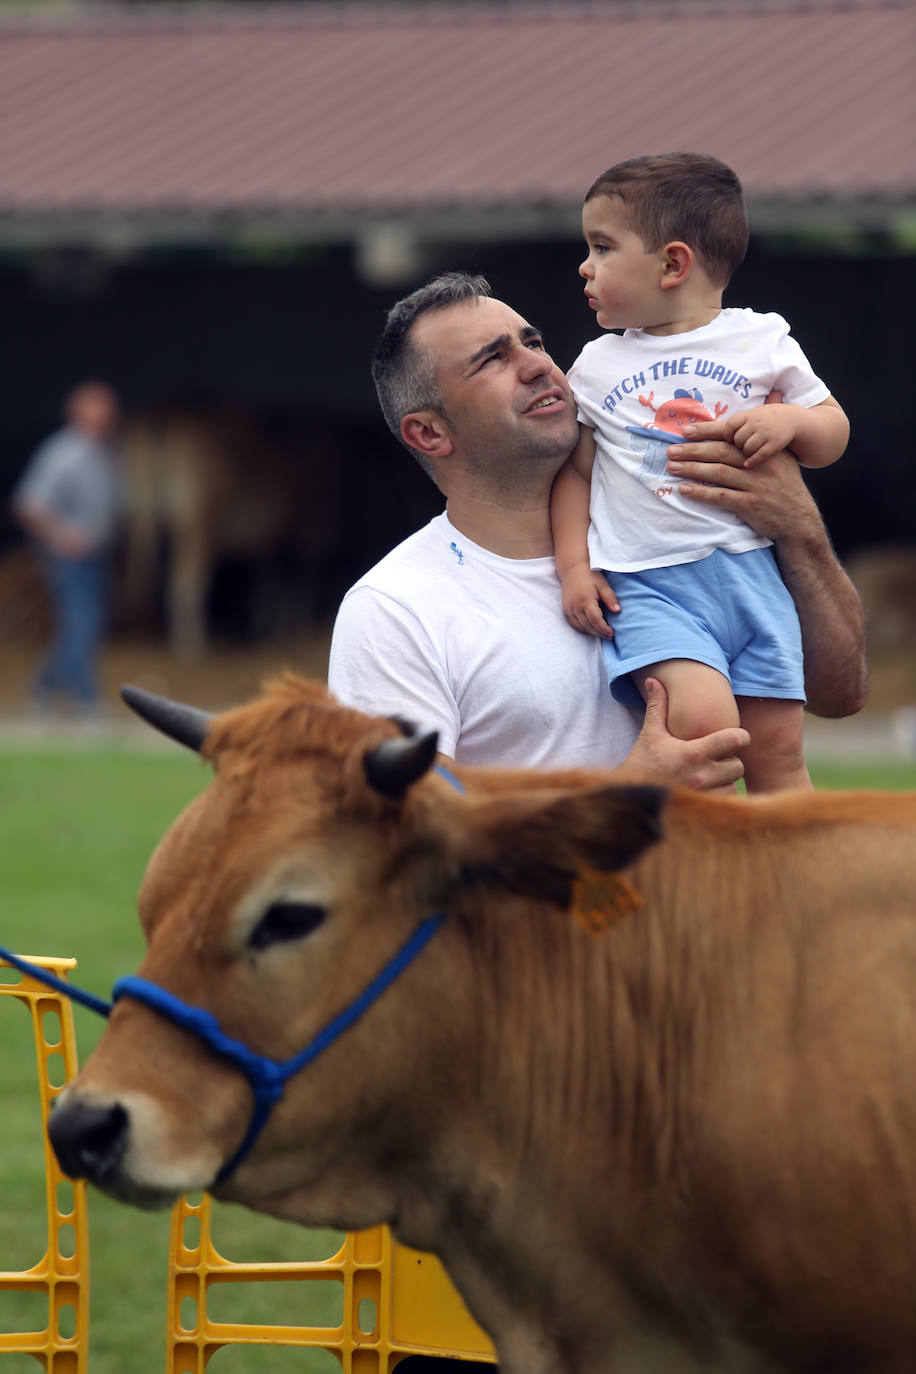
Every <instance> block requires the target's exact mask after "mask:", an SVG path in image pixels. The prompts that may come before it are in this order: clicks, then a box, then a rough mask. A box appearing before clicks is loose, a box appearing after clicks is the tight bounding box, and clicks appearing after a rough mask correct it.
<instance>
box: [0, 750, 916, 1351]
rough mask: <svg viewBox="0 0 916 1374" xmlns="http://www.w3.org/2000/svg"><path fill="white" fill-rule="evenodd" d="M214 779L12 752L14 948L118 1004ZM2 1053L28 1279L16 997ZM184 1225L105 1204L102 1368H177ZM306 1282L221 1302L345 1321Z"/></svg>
mask: <svg viewBox="0 0 916 1374" xmlns="http://www.w3.org/2000/svg"><path fill="white" fill-rule="evenodd" d="M812 771H813V773H814V777H815V782H816V783H817V785H818V786H822V787H853V788H862V787H867V788H872V787H879V788H880V787H888V788H903V787H909V788H914V789H916V766H914V765H904V764H896V765H895V764H888V765H880V766H879V765H875V766H872V765H869V764H867V763H862V764H859V763H856V764H843V765H829V766H828V765H823V764H821V765H818V766H816V767H815V768H813V770H812ZM207 778H208V772H207V769H206V768H205V767H204V765H202V764H201V763H200V762H199V760H197V759H195V758H194V757H193V756H192V755H190V754H187V753H185V752H184V751H182V750H180V749H174V750H170V749H166V748H163V749H162V750H161V751H156V752H152V751H149V752H140V751H136V752H132V751H129V750H115V749H102V748H100V749H98V750H89V751H69V752H68V751H62V750H61V751H57V752H47V753H43V752H23V751H15V752H13V751H7V752H0V874H2V888H0V892H2V897H0V943H2V944H5V945H9V946H12V947H14V948H18V949H19V950H21V951H23V952H25V953H31V954H54V955H76V956H77V957H78V959H79V970H78V973H77V978H78V980H79V981H80V982H81V983H82V984H83V985H84V986H86V987H88V988H90V989H91V990H92V991H94V992H96V993H98V994H100V995H102V996H105V997H107V996H108V994H109V992H110V989H111V986H112V983H113V982H114V980H115V979H116V978H117V977H118V976H119V975H121V974H123V973H125V972H131V971H133V970H134V969H135V968H136V967H137V965H138V963H139V961H140V958H141V956H142V949H143V946H142V939H141V935H140V930H139V926H138V923H137V917H136V893H137V888H138V885H139V882H140V878H141V876H142V873H143V869H144V867H145V864H146V861H147V859H148V857H149V854H150V852H151V850H152V848H153V846H154V844H155V843H156V841H157V840H158V838H159V836H160V835H161V834H162V832H163V831H164V830H165V829H166V827H167V826H168V824H169V823H170V822H171V820H172V819H173V818H174V817H175V815H176V814H177V812H178V811H179V810H180V809H181V808H182V807H183V806H184V805H186V804H187V802H188V801H190V800H191V798H192V797H193V796H195V795H196V793H197V792H199V791H200V790H201V789H202V788H203V787H204V786H205V785H206V782H207ZM75 1020H76V1026H77V1039H78V1044H79V1053H80V1058H81V1060H84V1059H85V1058H86V1057H87V1055H88V1054H89V1053H90V1051H91V1050H92V1048H93V1046H94V1044H95V1043H96V1041H97V1040H98V1037H99V1035H100V1034H101V1031H102V1028H103V1023H102V1021H101V1020H100V1019H99V1018H97V1017H95V1016H93V1015H92V1014H91V1013H89V1012H87V1011H84V1010H82V1009H80V1008H76V1011H75ZM0 1046H2V1055H0V1094H2V1095H0V1101H2V1103H3V1117H2V1124H0V1190H2V1196H3V1197H4V1199H5V1202H4V1205H3V1207H2V1208H0V1269H7V1268H10V1269H19V1268H24V1267H27V1266H28V1265H30V1264H33V1263H35V1261H36V1260H38V1259H39V1258H40V1254H41V1250H42V1247H43V1235H44V1220H43V1217H44V1200H43V1157H42V1149H41V1136H40V1120H39V1114H38V1108H37V1093H36V1069H35V1054H34V1050H33V1047H32V1037H31V1028H30V1025H29V1021H28V1017H27V1015H26V1014H25V1011H24V1009H23V1008H22V1006H21V1005H20V1004H18V1003H16V1002H14V1000H13V999H12V998H8V997H3V998H0ZM168 1222H169V1218H168V1216H167V1215H160V1214H146V1213H138V1212H134V1211H131V1210H130V1209H128V1208H124V1207H120V1206H118V1205H116V1204H115V1203H113V1202H110V1201H108V1200H107V1199H106V1198H104V1197H102V1196H101V1195H99V1194H95V1193H94V1194H92V1195H91V1197H90V1228H91V1255H92V1281H91V1299H90V1308H91V1314H92V1315H91V1332H92V1351H91V1363H90V1367H91V1371H92V1374H126V1371H130V1374H161V1371H162V1370H163V1368H164V1351H165V1336H164V1331H165V1293H166V1287H165V1276H166V1262H167V1247H168ZM214 1237H215V1241H216V1244H217V1247H218V1248H219V1249H220V1250H221V1251H222V1252H223V1253H224V1254H226V1255H227V1256H228V1257H229V1258H232V1259H236V1260H255V1261H266V1260H272V1259H277V1260H283V1259H286V1260H296V1259H298V1260H303V1259H309V1258H320V1257H323V1256H327V1255H329V1254H331V1253H332V1252H333V1250H334V1249H335V1248H336V1246H335V1242H334V1238H333V1237H332V1236H331V1235H330V1234H329V1233H311V1232H306V1231H303V1230H301V1229H299V1228H296V1227H293V1226H288V1225H281V1224H280V1223H276V1222H271V1221H270V1220H269V1219H267V1218H263V1217H255V1216H253V1215H251V1214H249V1213H247V1212H245V1211H243V1210H242V1209H239V1208H233V1207H226V1206H223V1207H219V1208H217V1209H216V1214H215V1221H214ZM304 1287H305V1288H308V1289H313V1288H314V1290H315V1291H311V1292H309V1293H308V1294H305V1293H302V1298H301V1306H300V1300H299V1297H298V1295H297V1292H296V1289H295V1288H291V1286H290V1285H287V1284H283V1283H278V1284H271V1285H260V1286H258V1287H257V1288H256V1287H255V1286H254V1285H251V1286H248V1291H245V1292H242V1291H239V1292H237V1293H236V1294H235V1298H234V1301H233V1300H230V1299H228V1298H227V1296H226V1294H225V1293H221V1294H220V1295H219V1301H220V1302H221V1303H223V1304H224V1306H225V1304H226V1302H229V1304H230V1310H231V1312H232V1314H233V1315H234V1316H235V1318H236V1319H238V1320H243V1321H264V1322H270V1321H277V1322H282V1321H295V1320H299V1321H303V1322H322V1323H324V1322H325V1321H327V1322H328V1323H333V1322H336V1321H337V1320H338V1319H339V1310H340V1300H339V1295H337V1294H330V1295H328V1296H327V1297H325V1302H324V1306H322V1304H321V1299H322V1297H324V1296H325V1295H323V1294H322V1293H321V1291H320V1290H321V1288H322V1285H315V1286H313V1285H305V1286H304ZM300 1291H301V1290H300ZM316 1294H317V1296H316ZM316 1301H317V1302H318V1307H317V1309H316V1306H315V1304H316ZM297 1312H298V1314H299V1315H298V1317H297V1315H296V1313H297ZM214 1315H215V1316H216V1317H217V1318H218V1319H222V1318H223V1317H224V1316H225V1313H224V1312H223V1311H222V1310H221V1309H220V1310H217V1311H216V1312H215V1313H214ZM35 1320H41V1318H40V1316H39V1317H38V1318H36V1313H35V1306H34V1303H33V1301H32V1299H31V1298H30V1296H29V1295H22V1294H11V1293H8V1292H7V1293H3V1292H0V1331H3V1330H13V1329H17V1327H18V1329H24V1328H25V1327H27V1326H28V1325H29V1323H30V1322H32V1321H35ZM328 1360H330V1363H328ZM37 1367H38V1366H37V1365H36V1364H35V1362H34V1361H33V1360H31V1358H30V1357H24V1356H16V1355H3V1354H0V1374H31V1371H32V1370H33V1369H37ZM211 1367H212V1368H213V1369H214V1371H215V1374H285V1371H287V1370H289V1371H293V1370H296V1371H309V1374H319V1372H320V1371H323V1370H325V1369H334V1368H337V1367H338V1366H337V1365H336V1362H335V1361H334V1360H333V1357H331V1356H328V1357H327V1358H325V1357H324V1356H323V1355H322V1354H321V1353H314V1352H307V1351H302V1350H280V1349H277V1348H273V1349H270V1350H265V1349H264V1348H257V1347H254V1348H252V1349H245V1348H241V1347H232V1348H227V1349H225V1350H223V1351H221V1352H220V1353H219V1354H218V1355H217V1356H216V1357H214V1359H213V1361H212V1362H211Z"/></svg>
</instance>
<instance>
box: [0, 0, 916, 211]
mask: <svg viewBox="0 0 916 1374" xmlns="http://www.w3.org/2000/svg"><path fill="white" fill-rule="evenodd" d="M914 67H916V8H914V6H913V5H912V4H911V3H896V4H894V3H875V2H874V0H873V2H872V3H859V4H851V3H841V2H840V0H836V2H835V3H825V0H811V2H810V3H809V4H807V5H800V4H783V3H773V2H772V0H770V3H767V0H761V2H760V3H757V4H755V5H753V6H750V5H747V4H743V3H732V4H723V3H721V2H720V3H719V4H714V3H710V4H705V5H703V4H696V3H695V4H692V5H691V4H686V3H683V0H682V2H681V3H677V2H676V0H670V2H669V3H648V4H643V5H642V6H640V7H639V8H638V9H637V8H636V7H635V6H634V5H632V4H626V3H586V2H583V3H578V2H576V3H554V4H553V5H545V4H538V3H503V4H500V5H490V6H487V5H478V4H464V5H461V4H443V5H437V6H432V5H424V6H419V7H417V6H414V7H406V6H393V7H387V6H379V5H367V4H362V5H360V4H340V5H334V6H331V5H309V6H305V7H299V8H291V7H289V6H273V5H266V6H262V7H258V8H257V9H255V8H248V7H245V8H241V7H223V6H217V7H212V6H207V7H202V8H200V9H198V8H196V7H192V8H191V9H190V10H185V11H178V10H171V9H166V10H163V9H162V8H161V7H155V8H154V7H149V8H148V9H147V8H141V9H136V8H132V9H104V10H101V11H95V10H91V9H90V10H89V11H88V12H86V11H84V10H81V11H78V12H75V13H74V14H73V15H72V17H69V18H66V17H64V18H59V17H58V18H54V17H49V16H47V15H44V16H42V15H40V14H39V15H29V14H24V15H21V16H19V17H18V18H17V17H15V16H9V15H8V14H6V15H5V16H3V15H0V216H6V217H9V216H26V217H28V216H34V215H36V214H43V215H47V214H49V213H50V214H54V215H60V214H61V213H71V214H72V213H80V212H82V213H86V214H99V213H107V214H109V215H110V214H111V213H112V212H123V213H125V214H128V215H136V214H137V213H141V212H150V211H159V212H163V211H168V210H173V211H176V212H195V213H198V214H199V213H213V212H235V213H245V212H250V211H253V210H255V209H259V210H273V211H274V212H277V211H287V212H289V213H291V214H294V215H299V216H302V215H316V214H317V215H319V217H320V216H322V215H328V214H334V213H336V214H338V215H344V216H345V217H346V216H350V217H351V218H353V217H354V216H358V215H368V216H378V215H379V214H381V213H384V212H400V211H405V210H408V211H409V210H412V209H419V208H420V207H424V208H425V210H426V212H427V213H429V212H430V209H431V207H433V208H434V207H439V209H440V210H441V211H443V212H448V211H449V210H454V209H455V208H456V207H458V208H460V207H464V209H465V210H467V209H468V208H470V209H474V210H475V212H477V213H483V212H487V213H491V214H492V213H495V212H498V211H499V210H500V209H502V210H506V209H513V208H514V209H516V210H517V209H518V208H520V207H531V206H537V205H547V206H551V205H552V206H556V207H561V208H562V209H563V210H564V211H565V212H568V213H570V214H573V213H574V212H575V210H576V208H577V207H578V205H579V203H580V201H581V196H582V193H583V190H584V189H585V187H586V186H587V185H588V184H589V183H590V181H591V180H592V179H593V178H594V176H595V175H597V173H598V172H600V171H601V170H603V168H604V167H606V166H608V165H609V164H610V163H612V162H614V161H616V160H618V159H619V158H622V157H628V156H632V155H634V154H637V153H640V152H661V151H666V150H669V149H671V148H675V147H691V148H697V149H702V150H705V151H708V152H714V153H715V154H716V155H717V156H719V157H722V158H724V159H725V160H726V161H727V162H730V163H731V164H732V165H733V166H734V167H735V169H736V170H737V171H738V173H739V175H740V176H741V178H742V180H743V181H744V184H745V188H746V190H747V194H748V199H749V202H750V203H751V204H752V205H753V204H754V203H760V204H761V205H764V204H766V203H767V202H773V201H776V202H780V203H781V204H782V205H783V208H784V209H785V208H787V203H796V204H805V205H810V204H812V203H813V202H818V201H825V202H828V203H832V202H838V201H839V202H842V203H844V204H848V203H850V202H856V201H863V200H868V201H870V202H872V203H874V202H876V201H877V202H882V201H883V202H897V203H900V202H901V201H902V202H909V203H910V204H912V202H913V200H914V196H916V139H914V137H913V129H914V128H916V81H914V79H913V71H914Z"/></svg>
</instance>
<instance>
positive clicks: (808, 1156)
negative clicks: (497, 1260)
mask: <svg viewBox="0 0 916 1374" xmlns="http://www.w3.org/2000/svg"><path fill="white" fill-rule="evenodd" d="M667 829H668V843H667V844H665V845H663V846H662V847H660V849H659V850H657V851H653V852H652V853H650V854H649V855H647V856H646V858H645V859H644V860H643V861H642V863H641V865H639V867H638V869H637V878H638V881H639V883H640V885H641V886H642V887H643V888H644V890H645V892H646V896H647V903H648V904H649V905H650V906H651V905H653V904H655V903H659V904H660V907H661V909H663V910H664V911H665V913H666V915H665V917H664V919H661V920H660V921H659V928H658V931H657V934H656V938H657V941H658V942H659V943H660V942H663V941H671V942H673V943H674V946H675V948H674V950H670V949H669V950H667V951H665V953H664V954H662V953H661V952H660V951H656V954H657V957H658V959H659V964H660V965H664V964H667V966H668V967H669V970H670V973H669V977H670V985H669V991H670V995H671V996H672V997H673V998H674V999H675V1000H676V1001H677V1003H678V1005H679V1007H680V1008H681V1010H682V1013H683V1020H682V1023H681V1024H682V1026H683V1032H684V1043H683V1045H682V1046H681V1047H680V1049H681V1051H682V1053H683V1055H684V1061H683V1063H682V1064H681V1065H680V1071H681V1074H682V1075H683V1082H684V1086H685V1095H684V1101H683V1102H682V1103H680V1104H678V1106H679V1107H680V1109H681V1110H679V1121H680V1130H681V1139H680V1140H679V1142H678V1148H679V1150H680V1151H681V1154H680V1155H679V1156H678V1161H677V1170H676V1172H677V1175H678V1189H679V1198H678V1206H680V1205H681V1203H682V1198H683V1197H686V1198H687V1199H688V1210H687V1217H688V1224H687V1228H686V1230H685V1231H684V1233H683V1234H682V1236H681V1238H680V1240H681V1242H682V1244H678V1245H677V1246H676V1247H675V1253H676V1254H677V1261H676V1267H677V1268H678V1270H680V1268H681V1266H683V1265H686V1266H692V1272H693V1274H694V1276H695V1278H696V1280H697V1283H698V1288H697V1298H698V1300H699V1299H700V1296H701V1295H702V1296H703V1299H704V1300H708V1301H711V1302H712V1303H713V1305H714V1307H715V1308H716V1309H718V1310H719V1312H720V1314H722V1315H723V1317H724V1316H725V1314H727V1315H728V1320H729V1321H732V1322H734V1323H735V1324H736V1328H737V1329H738V1330H739V1331H741V1330H742V1329H743V1330H745V1331H746V1332H747V1333H748V1335H749V1336H752V1335H753V1333H755V1332H756V1333H757V1339H760V1340H762V1341H763V1344H764V1346H771V1348H772V1351H773V1353H774V1357H777V1358H779V1359H781V1360H785V1363H786V1366H787V1367H788V1368H792V1369H804V1368H807V1367H809V1366H808V1364H807V1363H806V1361H807V1360H810V1361H811V1363H810V1367H811V1368H812V1369H814V1368H816V1369H821V1368H824V1369H830V1370H837V1371H840V1370H847V1369H848V1370H857V1371H860V1370H865V1369H875V1370H878V1369H881V1370H882V1371H884V1370H891V1369H898V1368H899V1369H902V1368H904V1367H906V1366H905V1365H901V1364H899V1363H895V1360H896V1359H897V1358H898V1355H899V1352H900V1351H901V1350H910V1351H916V1303H914V1300H913V1294H914V1292H916V1148H914V1142H916V901H914V893H916V798H913V797H910V796H905V795H903V794H900V795H899V796H898V795H887V794H882V795H877V794H876V795H869V794H848V795H836V796H830V795H827V794H824V795H823V796H818V797H814V798H811V797H799V799H798V800H797V801H796V800H794V799H792V798H779V799H777V800H773V801H763V802H750V803H745V804H744V806H743V807H741V808H735V807H726V808H721V809H719V808H717V806H716V803H715V802H713V801H707V800H705V799H694V798H689V799H687V802H686V805H684V804H681V803H678V802H677V801H675V802H674V804H673V805H672V808H671V810H670V812H669V816H668V827H667ZM713 924H714V925H715V926H716V929H713V928H712V927H713ZM633 932H634V935H635V932H636V927H635V926H634V928H633ZM687 1272H690V1268H689V1267H688V1269H687ZM671 1277H672V1282H674V1281H675V1277H674V1275H673V1274H672V1276H671ZM829 1361H832V1362H829Z"/></svg>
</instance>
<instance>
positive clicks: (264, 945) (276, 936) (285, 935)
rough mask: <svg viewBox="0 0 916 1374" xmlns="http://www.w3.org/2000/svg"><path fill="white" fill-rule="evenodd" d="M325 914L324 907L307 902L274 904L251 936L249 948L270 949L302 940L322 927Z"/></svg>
mask: <svg viewBox="0 0 916 1374" xmlns="http://www.w3.org/2000/svg"><path fill="white" fill-rule="evenodd" d="M325 914H326V913H325V909H324V907H322V906H311V905H309V903H307V902H274V903H273V905H272V906H269V907H268V908H267V910H266V911H265V913H264V915H263V916H262V917H261V919H260V921H259V922H258V924H257V925H256V926H255V928H254V930H253V931H252V932H251V934H250V935H249V937H248V946H249V948H250V949H268V948H269V947H270V946H271V945H278V944H282V943H284V942H287V941H290V940H301V939H302V938H303V936H305V935H310V934H311V932H312V931H313V930H314V929H315V928H316V926H320V925H321V923H322V921H323V920H324V918H325Z"/></svg>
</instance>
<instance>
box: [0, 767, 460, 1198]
mask: <svg viewBox="0 0 916 1374" xmlns="http://www.w3.org/2000/svg"><path fill="white" fill-rule="evenodd" d="M435 768H436V772H437V773H440V774H441V776H442V777H444V778H445V779H446V780H447V781H448V782H450V783H451V784H452V786H453V787H455V788H456V789H457V790H458V791H459V792H463V791H464V788H463V787H462V785H461V783H460V782H459V781H458V779H457V778H456V777H455V776H454V775H453V774H452V773H450V772H449V771H448V769H446V768H443V767H442V766H441V765H439V764H437V765H436V766H435ZM444 920H445V914H444V912H439V913H437V914H436V915H434V916H427V917H426V919H425V920H424V921H421V922H420V924H419V925H418V926H417V928H416V930H415V931H414V932H413V934H412V935H411V936H410V937H409V939H407V940H406V941H405V942H404V944H403V945H402V946H401V948H400V949H399V950H398V951H397V952H396V953H395V954H394V955H393V956H392V958H391V959H389V960H388V963H387V964H385V965H384V967H383V968H382V969H381V970H380V972H379V973H377V974H376V976H375V977H374V978H373V979H372V981H371V982H370V983H369V984H368V985H367V986H366V987H365V988H363V990H362V992H361V993H359V994H358V996H356V997H355V998H354V999H353V1001H352V1002H350V1003H349V1005H348V1006H346V1007H344V1009H343V1011H341V1012H338V1014H337V1015H336V1016H334V1017H332V1019H331V1020H330V1021H329V1022H328V1023H327V1025H325V1026H324V1027H323V1028H322V1029H321V1030H320V1031H319V1032H318V1033H317V1035H315V1036H314V1037H313V1038H312V1039H311V1040H310V1041H309V1043H308V1044H307V1045H306V1046H305V1048H304V1049H302V1050H299V1051H298V1053H297V1054H294V1055H293V1056H292V1057H291V1058H290V1059H283V1060H276V1059H269V1058H268V1057H267V1055H264V1054H257V1053H256V1052H255V1051H254V1050H250V1049H249V1048H248V1046H247V1045H243V1044H242V1042H241V1041H240V1040H234V1039H233V1038H232V1036H229V1035H226V1033H225V1031H223V1030H222V1029H221V1028H220V1024H219V1022H218V1021H217V1020H216V1017H215V1016H212V1015H211V1014H210V1012H208V1011H204V1009H203V1008H202V1007H195V1006H193V1005H192V1004H191V1003H190V1002H185V1001H183V1000H182V998H180V997H176V996H175V994H174V993H172V992H168V991H167V990H166V989H165V988H161V987H159V985H158V984H157V983H151V982H149V981H148V980H147V979H146V978H137V977H135V976H133V975H130V976H128V977H126V978H119V979H118V981H117V982H116V983H115V985H114V987H113V989H112V993H111V996H112V1000H111V1001H110V1002H106V1001H104V999H103V998H101V997H96V996H95V995H94V994H93V993H91V992H86V990H85V989H84V988H80V987H75V986H73V984H71V983H68V982H67V981H66V980H65V979H64V978H59V977H58V976H57V974H55V973H51V972H50V971H49V970H48V969H43V968H41V967H40V965H38V964H33V963H31V962H30V961H29V960H28V959H23V958H22V956H21V955H19V954H14V953H13V952H12V950H9V949H6V948H4V946H3V945H0V958H2V959H5V960H6V962H7V963H8V964H11V965H12V966H13V968H17V969H19V970H20V971H21V972H22V973H27V974H28V975H29V977H31V978H34V979H35V980H36V981H37V982H39V983H44V984H45V985H46V986H48V987H51V988H54V989H55V991H57V992H60V993H62V994H63V995H64V996H65V997H69V998H70V999H71V1000H72V1001H74V1002H78V1003H79V1004H80V1005H81V1006H84V1007H88V1009H89V1010H90V1011H94V1012H96V1013H97V1014H98V1015H99V1016H105V1017H108V1016H110V1015H111V1012H112V1010H113V1007H114V1004H115V1002H117V1001H119V1000H120V999H121V998H122V997H132V998H133V999H134V1000H135V1001H137V1002H143V1003H144V1005H145V1006H147V1007H150V1008H151V1009H152V1010H153V1011H155V1012H158V1013H159V1014H160V1015H161V1016H164V1017H165V1018H166V1020H168V1021H173V1022H174V1023H175V1024H176V1025H178V1026H181V1028H182V1029H183V1030H186V1031H190V1033H191V1034H192V1035H196V1036H197V1037H198V1039H200V1040H203V1042H204V1044H205V1045H206V1046H207V1047H208V1049H211V1050H212V1051H213V1053H214V1054H218V1055H221V1056H222V1058H224V1059H228V1060H229V1061H230V1063H232V1064H234V1065H235V1066H236V1068H238V1069H240V1070H241V1071H242V1073H243V1074H244V1075H245V1077H246V1078H247V1079H248V1082H249V1085H250V1087H251V1091H252V1094H253V1096H254V1108H253V1111H252V1114H251V1120H250V1121H249V1123H248V1130H247V1131H246V1133H245V1137H244V1139H243V1140H242V1143H241V1145H240V1146H239V1147H238V1149H237V1150H236V1152H235V1154H234V1155H233V1156H232V1158H231V1159H230V1160H229V1161H228V1163H226V1164H224V1165H223V1167H222V1169H220V1171H219V1173H218V1174H217V1176H216V1180H215V1181H216V1183H222V1182H223V1180H224V1179H226V1178H228V1177H229V1175H230V1174H231V1173H233V1172H234V1171H235V1170H236V1169H237V1168H238V1166H239V1165H240V1164H241V1162H242V1160H243V1159H244V1158H245V1157H246V1155H247V1154H248V1153H249V1151H250V1150H251V1149H252V1147H253V1146H254V1143H255V1141H256V1140H257V1139H258V1136H259V1135H260V1134H261V1132H262V1131H263V1129H264V1127H265V1126H266V1124H267V1121H268V1118H269V1116H270V1113H271V1111H272V1110H273V1108H274V1107H275V1106H276V1104H277V1103H278V1102H279V1101H280V1099H281V1097H282V1096H283V1092H284V1089H285V1087H286V1083H287V1081H288V1080H289V1079H290V1078H292V1077H293V1075H294V1074H297V1073H298V1072H299V1070H300V1069H304V1068H305V1066H306V1065H307V1064H310V1063H311V1062H312V1060H313V1059H317V1058H318V1056H319V1055H320V1054H323V1053H324V1051H325V1050H326V1049H328V1048H329V1047H330V1046H331V1045H333V1043H334V1041H335V1040H337V1039H339V1037H340V1036H341V1035H343V1033H344V1031H347V1030H349V1029H350V1027H351V1026H352V1025H354V1023H355V1022H356V1021H358V1020H359V1018H360V1017H361V1016H362V1015H363V1013H364V1012H366V1011H368V1009H369V1007H371V1006H372V1004H373V1002H376V1001H377V1000H378V998H379V997H381V995H382V993H383V992H384V991H385V990H386V988H389V987H390V986H391V984H392V983H393V982H394V981H395V980H396V979H397V978H399V977H400V976H401V974H402V973H403V972H404V970H405V969H406V968H408V967H409V966H410V965H411V964H412V963H413V961H414V959H416V957H417V955H418V954H420V953H421V952H422V951H423V950H424V949H425V948H426V946H427V944H428V943H429V941H430V940H431V939H432V937H433V936H434V935H435V933H436V931H437V930H438V929H439V927H440V926H441V925H442V923H443V921H444Z"/></svg>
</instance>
